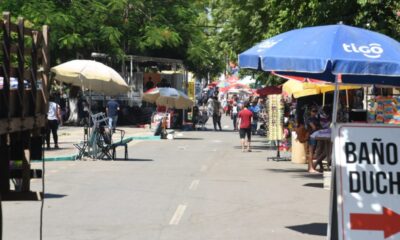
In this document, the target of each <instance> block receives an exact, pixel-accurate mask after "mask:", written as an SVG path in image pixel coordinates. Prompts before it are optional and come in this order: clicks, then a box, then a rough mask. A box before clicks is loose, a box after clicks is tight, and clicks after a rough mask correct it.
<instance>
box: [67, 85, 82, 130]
mask: <svg viewBox="0 0 400 240" xmlns="http://www.w3.org/2000/svg"><path fill="white" fill-rule="evenodd" d="M80 90H81V89H80V88H79V87H71V89H70V91H69V98H68V101H69V110H70V114H69V118H68V120H67V123H68V124H71V125H78V124H79V122H80V119H79V117H80V116H79V114H78V113H79V108H78V100H79V92H80Z"/></svg>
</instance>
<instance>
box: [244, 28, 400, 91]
mask: <svg viewBox="0 0 400 240" xmlns="http://www.w3.org/2000/svg"><path fill="white" fill-rule="evenodd" d="M239 66H240V67H241V68H250V69H259V70H263V71H276V72H277V73H278V74H283V75H295V76H301V77H308V78H314V79H320V80H325V81H330V82H334V81H335V79H337V76H338V75H341V81H342V82H344V83H358V84H385V85H400V43H399V42H397V41H396V40H394V39H392V38H390V37H388V36H385V35H383V34H380V33H377V32H373V31H369V30H366V29H362V28H356V27H351V26H347V25H343V24H337V25H327V26H318V27H308V28H302V29H296V30H292V31H289V32H285V33H282V34H279V35H277V36H275V37H272V38H269V39H267V40H264V41H262V42H261V43H259V44H257V45H255V46H254V47H252V48H250V49H248V50H247V51H245V52H243V53H241V54H239Z"/></svg>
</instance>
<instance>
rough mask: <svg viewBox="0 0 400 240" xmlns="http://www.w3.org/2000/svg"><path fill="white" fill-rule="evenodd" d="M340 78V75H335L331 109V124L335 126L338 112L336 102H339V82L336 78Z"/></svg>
mask: <svg viewBox="0 0 400 240" xmlns="http://www.w3.org/2000/svg"><path fill="white" fill-rule="evenodd" d="M339 78H341V77H340V76H336V81H335V92H334V95H333V110H332V125H333V127H335V126H336V122H337V112H338V103H339V83H338V80H339Z"/></svg>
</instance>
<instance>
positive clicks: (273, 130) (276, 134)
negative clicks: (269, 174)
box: [267, 94, 288, 161]
mask: <svg viewBox="0 0 400 240" xmlns="http://www.w3.org/2000/svg"><path fill="white" fill-rule="evenodd" d="M283 110H284V107H283V102H282V95H280V94H274V95H269V96H268V101H267V113H268V128H267V129H268V131H267V138H268V140H269V141H275V142H276V147H277V154H276V156H275V157H268V158H267V160H274V161H286V160H288V158H286V157H281V153H280V145H281V141H282V140H283V138H284V134H283V113H284V112H283Z"/></svg>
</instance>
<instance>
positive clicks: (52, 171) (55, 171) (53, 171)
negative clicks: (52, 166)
mask: <svg viewBox="0 0 400 240" xmlns="http://www.w3.org/2000/svg"><path fill="white" fill-rule="evenodd" d="M49 173H58V170H51V171H49Z"/></svg>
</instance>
